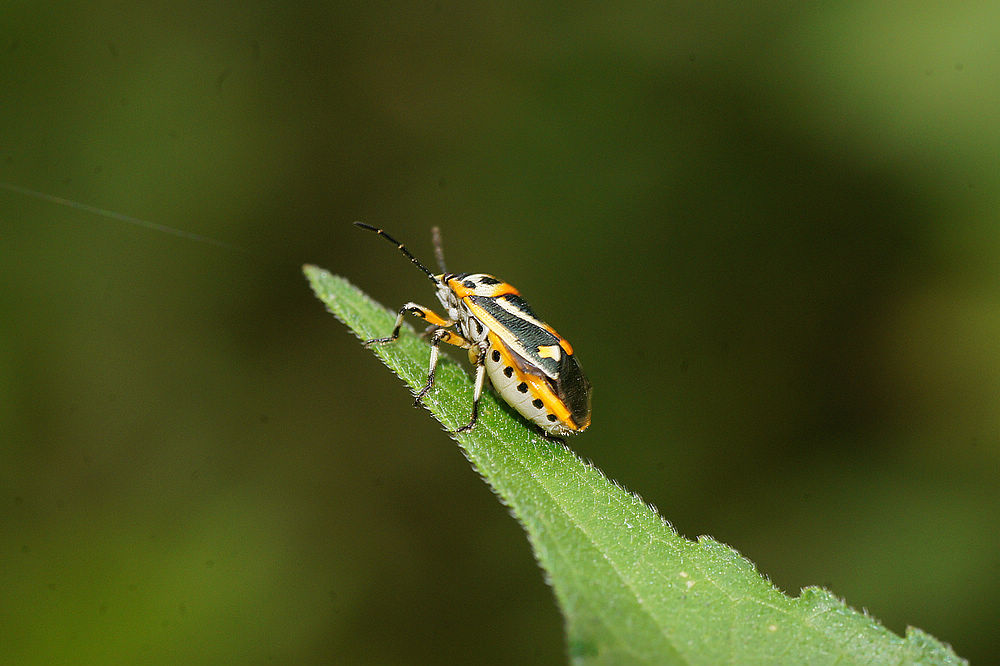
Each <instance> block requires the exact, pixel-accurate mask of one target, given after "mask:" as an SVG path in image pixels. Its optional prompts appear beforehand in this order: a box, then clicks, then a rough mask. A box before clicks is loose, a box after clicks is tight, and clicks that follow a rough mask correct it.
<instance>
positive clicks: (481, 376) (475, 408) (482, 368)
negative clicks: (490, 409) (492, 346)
mask: <svg viewBox="0 0 1000 666" xmlns="http://www.w3.org/2000/svg"><path fill="white" fill-rule="evenodd" d="M488 348H489V345H488V344H486V343H482V344H480V346H479V354H478V355H477V356H476V387H475V389H474V390H473V393H472V416H471V417H470V418H469V423H468V424H467V425H464V426H462V427H461V428H459V429H458V430H456V431H455V432H465V431H467V430H472V428H473V427H474V426H475V425H476V419H477V418H479V398H481V397H482V395H483V381H484V380H485V379H486V350H487V349H488Z"/></svg>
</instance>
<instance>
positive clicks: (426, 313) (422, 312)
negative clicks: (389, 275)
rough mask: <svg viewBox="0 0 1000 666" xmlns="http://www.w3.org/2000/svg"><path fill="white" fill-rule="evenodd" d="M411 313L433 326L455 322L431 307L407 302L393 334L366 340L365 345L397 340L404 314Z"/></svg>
mask: <svg viewBox="0 0 1000 666" xmlns="http://www.w3.org/2000/svg"><path fill="white" fill-rule="evenodd" d="M405 314H411V315H413V316H414V317H420V318H421V319H423V320H424V321H426V322H430V324H432V325H433V326H442V327H444V328H447V327H449V326H454V325H455V322H453V321H451V320H450V319H444V318H442V317H440V316H438V314H437V313H436V312H434V311H433V310H431V309H430V308H425V307H424V306H422V305H419V304H417V303H407V304H406V305H404V306H403V307H401V308H400V309H399V313H398V314H397V315H396V325H395V326H393V327H392V335H390V336H389V337H386V338H373V339H371V340H365V342H364V346H365V347H371V346H372V345H376V344H379V345H382V344H386V343H388V342H395V341H396V340H398V339H399V329H400V327H401V326H402V325H403V315H405Z"/></svg>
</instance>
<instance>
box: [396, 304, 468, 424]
mask: <svg viewBox="0 0 1000 666" xmlns="http://www.w3.org/2000/svg"><path fill="white" fill-rule="evenodd" d="M431 314H433V313H431ZM442 342H447V343H448V344H450V345H455V346H456V347H462V348H463V349H468V348H469V347H471V346H472V343H471V342H469V341H468V340H466V339H465V338H463V337H462V336H461V335H459V334H458V333H455V332H454V331H449V330H448V329H446V328H439V329H437V330H436V331H434V334H433V335H432V336H431V362H430V368H429V369H428V370H427V384H425V385H424V387H423V388H422V389H420V392H419V393H417V395H416V396H415V397H414V399H413V406H414V407H419V406H420V401H421V400H422V399H423V397H424V396H425V395H427V392H428V391H430V390H431V388H432V387H433V386H434V373H435V372H436V371H437V364H438V357H439V356H440V354H441V348H440V345H441V343H442ZM484 358H485V356H484ZM484 367H485V365H484Z"/></svg>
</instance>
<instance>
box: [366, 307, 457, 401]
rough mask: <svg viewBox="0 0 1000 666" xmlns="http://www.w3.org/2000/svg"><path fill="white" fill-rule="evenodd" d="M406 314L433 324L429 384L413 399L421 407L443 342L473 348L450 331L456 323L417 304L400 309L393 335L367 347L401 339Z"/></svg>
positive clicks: (370, 342) (432, 378) (435, 368)
mask: <svg viewBox="0 0 1000 666" xmlns="http://www.w3.org/2000/svg"><path fill="white" fill-rule="evenodd" d="M406 314H411V315H414V316H415V317H420V318H421V319H423V320H424V321H426V322H429V323H430V324H431V329H430V330H431V331H432V333H431V360H430V364H429V365H430V367H429V368H428V370H427V383H426V384H424V387H423V388H422V389H420V391H419V392H418V393H417V395H416V396H415V397H414V399H413V406H414V407H419V406H420V401H421V400H422V399H423V397H424V396H425V395H427V392H428V391H430V390H431V388H433V387H434V375H435V372H436V371H437V364H438V358H439V357H440V354H441V350H440V348H439V347H440V344H441V343H442V342H447V343H448V344H450V345H455V346H456V347H461V348H463V349H469V348H470V347H472V343H471V342H469V341H468V340H466V339H465V338H463V337H462V336H461V335H459V334H458V333H456V332H454V331H451V330H449V327H450V326H454V325H455V322H453V321H451V320H449V319H444V318H443V317H441V316H439V315H438V314H437V313H436V312H434V311H433V310H431V309H429V308H425V307H424V306H422V305H418V304H416V303H407V304H406V305H404V306H403V307H401V308H400V309H399V313H398V314H397V315H396V324H395V326H393V328H392V334H391V335H389V336H388V337H385V338H374V339H372V340H366V341H365V343H364V345H365V347H370V346H372V345H375V344H388V343H390V342H395V341H396V340H398V339H399V329H400V327H402V325H403V316H404V315H406Z"/></svg>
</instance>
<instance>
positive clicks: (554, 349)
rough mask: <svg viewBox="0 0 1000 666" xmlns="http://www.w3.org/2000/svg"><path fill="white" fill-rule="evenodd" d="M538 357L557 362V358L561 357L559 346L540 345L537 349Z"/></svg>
mask: <svg viewBox="0 0 1000 666" xmlns="http://www.w3.org/2000/svg"><path fill="white" fill-rule="evenodd" d="M538 355H539V356H541V357H542V358H554V359H555V360H557V361H558V360H559V357H560V356H562V350H561V349H559V345H542V346H541V347H539V348H538Z"/></svg>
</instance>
